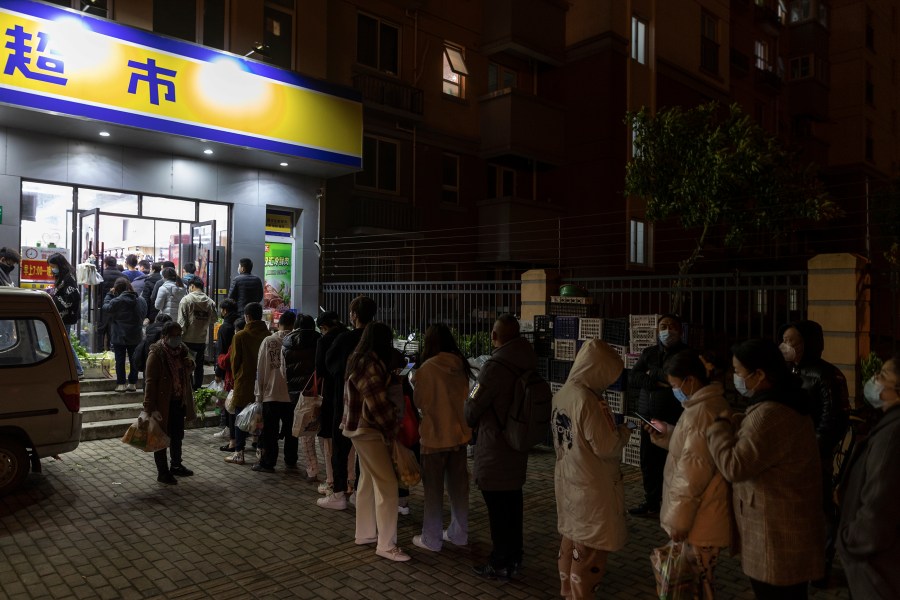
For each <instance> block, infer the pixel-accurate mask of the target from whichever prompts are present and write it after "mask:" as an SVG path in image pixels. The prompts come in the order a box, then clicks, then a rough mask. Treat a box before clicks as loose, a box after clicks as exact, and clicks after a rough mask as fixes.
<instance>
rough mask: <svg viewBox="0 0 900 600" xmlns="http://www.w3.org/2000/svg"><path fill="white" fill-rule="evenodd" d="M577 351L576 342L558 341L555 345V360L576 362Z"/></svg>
mask: <svg viewBox="0 0 900 600" xmlns="http://www.w3.org/2000/svg"><path fill="white" fill-rule="evenodd" d="M577 351H578V348H577V343H576V340H556V342H555V343H554V344H553V358H555V359H556V360H575V353H576V352H577Z"/></svg>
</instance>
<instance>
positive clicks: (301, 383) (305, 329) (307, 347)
mask: <svg viewBox="0 0 900 600" xmlns="http://www.w3.org/2000/svg"><path fill="white" fill-rule="evenodd" d="M286 315H290V316H291V317H292V318H293V317H294V315H293V313H289V312H286V313H284V314H282V315H281V319H284V318H285V316H286ZM280 324H281V321H279V325H280ZM321 337H322V336H321V335H320V334H319V332H318V331H316V322H315V321H314V320H313V318H312V317H311V316H309V315H300V317H299V327H296V328H294V330H293V331H292V332H291V333H289V334H288V335H287V336H285V338H284V341H283V342H282V344H281V345H282V354H283V364H284V375H285V379H286V380H287V386H288V394H289V395H290V397H291V414H294V409H295V408H296V407H297V402H298V401H299V400H300V394H301V393H302V392H303V390H304V389H306V386H307V383H310V381H309V380H310V378H311V377H312V376H313V373H315V372H316V346H317V345H318V343H319V339H320V338H321ZM310 385H312V384H311V383H310ZM321 385H322V382H319V390H321ZM319 393H320V394H321V393H322V392H321V391H319ZM288 433H290V432H288ZM285 439H287V436H285ZM300 443H301V444H302V445H303V453H304V455H305V456H306V481H309V482H313V481H318V480H319V461H318V459H317V458H316V438H315V436H310V435H307V436H303V438H302V439H301V440H300ZM295 456H296V453H295ZM286 457H287V451H285V458H286ZM289 466H290V465H289ZM294 466H296V462H295V463H294Z"/></svg>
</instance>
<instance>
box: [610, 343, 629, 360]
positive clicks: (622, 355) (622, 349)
mask: <svg viewBox="0 0 900 600" xmlns="http://www.w3.org/2000/svg"><path fill="white" fill-rule="evenodd" d="M607 343H608V344H609V342H607ZM609 347H610V348H612V349H613V350H615V351H616V352H617V353H618V355H619V358H621V359H622V362H625V355H626V354H628V347H627V346H619V345H618V344H609Z"/></svg>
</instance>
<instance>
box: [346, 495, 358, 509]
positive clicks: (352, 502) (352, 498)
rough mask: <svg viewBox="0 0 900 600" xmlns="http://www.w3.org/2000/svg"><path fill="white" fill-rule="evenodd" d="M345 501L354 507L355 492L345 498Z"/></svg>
mask: <svg viewBox="0 0 900 600" xmlns="http://www.w3.org/2000/svg"><path fill="white" fill-rule="evenodd" d="M347 501H348V502H350V504H352V505H353V506H356V492H353V493H352V494H350V495H349V496H348V497H347Z"/></svg>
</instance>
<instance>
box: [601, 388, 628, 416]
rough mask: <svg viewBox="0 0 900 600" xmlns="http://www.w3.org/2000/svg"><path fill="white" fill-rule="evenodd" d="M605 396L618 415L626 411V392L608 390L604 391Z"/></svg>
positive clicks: (607, 402) (611, 408) (612, 409)
mask: <svg viewBox="0 0 900 600" xmlns="http://www.w3.org/2000/svg"><path fill="white" fill-rule="evenodd" d="M603 398H604V399H605V400H606V404H607V405H608V406H609V410H611V411H613V412H614V413H616V414H617V415H621V414H623V413H624V412H625V394H623V393H622V392H615V391H612V390H606V391H605V392H603Z"/></svg>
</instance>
